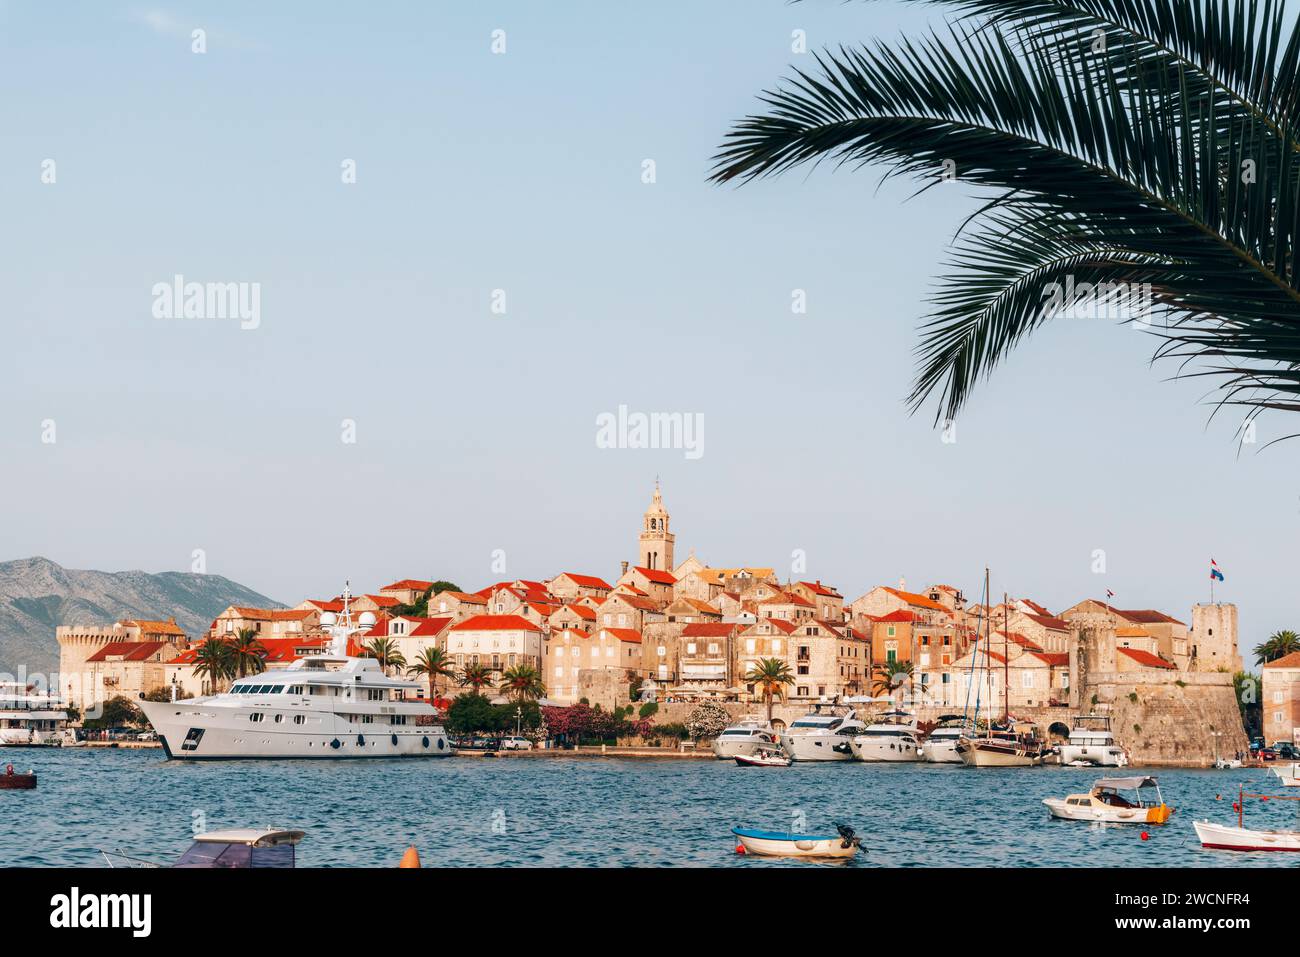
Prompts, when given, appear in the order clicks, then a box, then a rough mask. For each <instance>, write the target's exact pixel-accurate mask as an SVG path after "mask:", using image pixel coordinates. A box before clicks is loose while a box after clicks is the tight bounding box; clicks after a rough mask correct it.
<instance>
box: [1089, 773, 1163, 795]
mask: <svg viewBox="0 0 1300 957" xmlns="http://www.w3.org/2000/svg"><path fill="white" fill-rule="evenodd" d="M1092 786H1093V787H1094V788H1115V789H1116V790H1125V791H1132V790H1136V789H1138V788H1153V787H1155V786H1156V779H1155V778H1153V777H1149V776H1147V775H1136V776H1134V777H1131V778H1098V779H1097V780H1096V781H1094V782H1093V784H1092Z"/></svg>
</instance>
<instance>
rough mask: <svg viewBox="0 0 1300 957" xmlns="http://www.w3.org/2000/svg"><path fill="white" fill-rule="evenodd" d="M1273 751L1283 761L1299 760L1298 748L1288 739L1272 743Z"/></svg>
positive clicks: (1299, 749) (1299, 751)
mask: <svg viewBox="0 0 1300 957" xmlns="http://www.w3.org/2000/svg"><path fill="white" fill-rule="evenodd" d="M1272 750H1273V751H1275V752H1277V756H1278V757H1279V758H1281V759H1282V760H1284V761H1300V748H1297V747H1296V746H1295V745H1294V744H1292V743H1291V742H1290V741H1278V742H1276V743H1275V744H1274V745H1273V748H1272Z"/></svg>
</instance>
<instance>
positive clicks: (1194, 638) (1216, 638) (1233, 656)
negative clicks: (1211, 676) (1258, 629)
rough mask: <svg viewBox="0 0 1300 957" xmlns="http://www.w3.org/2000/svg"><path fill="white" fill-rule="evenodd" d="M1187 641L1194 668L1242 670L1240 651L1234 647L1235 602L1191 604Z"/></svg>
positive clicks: (1235, 626)
mask: <svg viewBox="0 0 1300 957" xmlns="http://www.w3.org/2000/svg"><path fill="white" fill-rule="evenodd" d="M1187 644H1188V645H1189V646H1190V647H1189V648H1188V649H1187V651H1188V654H1190V655H1191V656H1192V657H1191V662H1192V663H1191V669H1192V670H1193V671H1219V670H1220V669H1223V670H1225V671H1228V672H1231V673H1236V672H1238V671H1241V670H1242V663H1241V653H1240V651H1239V650H1238V648H1237V606H1236V605H1225V604H1221V603H1220V604H1214V605H1193V606H1192V627H1191V629H1190V630H1189V631H1188V632H1187Z"/></svg>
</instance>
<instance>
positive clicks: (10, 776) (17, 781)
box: [0, 764, 36, 791]
mask: <svg viewBox="0 0 1300 957" xmlns="http://www.w3.org/2000/svg"><path fill="white" fill-rule="evenodd" d="M34 787H36V772H35V771H28V772H27V773H26V774H24V773H23V772H21V771H15V770H14V766H13V765H12V764H9V765H6V766H5V773H4V774H0V790H6V791H30V790H31V789H32V788H34Z"/></svg>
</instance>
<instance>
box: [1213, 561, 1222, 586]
mask: <svg viewBox="0 0 1300 957" xmlns="http://www.w3.org/2000/svg"><path fill="white" fill-rule="evenodd" d="M1210 581H1223V572H1221V571H1219V563H1218V562H1216V561H1215V560H1214V559H1213V558H1211V559H1210Z"/></svg>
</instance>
